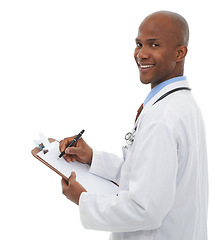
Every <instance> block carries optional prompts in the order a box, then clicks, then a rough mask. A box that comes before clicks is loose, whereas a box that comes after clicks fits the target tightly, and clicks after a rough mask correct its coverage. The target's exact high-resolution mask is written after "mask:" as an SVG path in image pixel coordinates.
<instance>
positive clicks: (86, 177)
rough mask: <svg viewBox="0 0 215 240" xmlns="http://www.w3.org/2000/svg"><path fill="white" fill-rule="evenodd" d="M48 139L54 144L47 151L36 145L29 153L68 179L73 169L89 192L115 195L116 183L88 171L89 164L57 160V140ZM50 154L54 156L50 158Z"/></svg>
mask: <svg viewBox="0 0 215 240" xmlns="http://www.w3.org/2000/svg"><path fill="white" fill-rule="evenodd" d="M48 140H49V142H50V143H52V144H53V146H54V147H52V148H51V149H50V150H49V152H48V153H46V154H43V151H41V150H39V149H38V148H37V147H35V148H34V149H33V150H32V151H31V153H32V155H33V156H34V157H35V158H37V159H38V160H39V161H40V162H42V163H43V164H45V165H46V166H47V167H49V168H50V169H52V170H53V171H54V172H56V173H57V174H58V175H60V176H61V177H63V178H64V179H65V180H67V181H68V180H69V176H70V174H71V172H72V171H74V172H75V173H76V180H77V181H78V182H79V183H80V184H81V185H82V186H83V187H84V188H85V189H86V190H87V192H89V193H93V194H96V193H101V194H109V195H117V194H118V193H119V192H120V188H119V187H118V185H116V184H115V183H113V182H112V181H110V180H107V179H105V178H102V177H100V176H97V175H94V174H93V173H90V172H89V169H90V167H89V165H87V164H83V163H80V162H77V161H76V162H69V163H68V162H67V161H66V160H65V159H63V157H62V158H61V159H60V160H57V157H58V156H59V154H60V152H59V142H58V141H57V140H55V139H54V138H48ZM54 144H55V145H54ZM52 156H54V157H53V158H52ZM43 158H44V159H43ZM52 161H53V163H52ZM55 166H56V167H55Z"/></svg>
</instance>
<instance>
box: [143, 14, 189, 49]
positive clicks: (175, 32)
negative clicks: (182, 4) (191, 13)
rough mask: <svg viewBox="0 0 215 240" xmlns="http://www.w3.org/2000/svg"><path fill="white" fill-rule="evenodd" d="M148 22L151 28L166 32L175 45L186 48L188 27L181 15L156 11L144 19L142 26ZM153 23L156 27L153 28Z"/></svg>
mask: <svg viewBox="0 0 215 240" xmlns="http://www.w3.org/2000/svg"><path fill="white" fill-rule="evenodd" d="M149 22H150V24H151V27H152V28H153V27H156V28H160V30H161V31H166V32H167V34H168V35H169V37H172V39H174V40H175V41H176V44H177V45H185V46H188V42H189V26H188V23H187V21H186V20H185V19H184V18H183V17H182V16H181V15H179V14H177V13H174V12H170V11H158V12H154V13H152V14H150V15H149V16H148V17H146V18H145V19H144V20H143V22H142V24H144V23H149ZM153 23H154V24H156V26H155V25H154V26H153ZM142 24H141V25H142Z"/></svg>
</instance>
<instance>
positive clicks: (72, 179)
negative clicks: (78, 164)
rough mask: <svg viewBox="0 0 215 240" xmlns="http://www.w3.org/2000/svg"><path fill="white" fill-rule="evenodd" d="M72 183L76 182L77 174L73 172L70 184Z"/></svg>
mask: <svg viewBox="0 0 215 240" xmlns="http://www.w3.org/2000/svg"><path fill="white" fill-rule="evenodd" d="M72 181H76V173H75V172H72V173H71V175H70V177H69V183H70V182H72Z"/></svg>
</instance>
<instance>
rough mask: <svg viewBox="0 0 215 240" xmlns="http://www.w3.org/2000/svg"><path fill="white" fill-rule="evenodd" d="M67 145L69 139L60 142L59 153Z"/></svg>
mask: <svg viewBox="0 0 215 240" xmlns="http://www.w3.org/2000/svg"><path fill="white" fill-rule="evenodd" d="M68 145H69V139H68V138H65V139H64V140H63V141H62V142H61V146H60V151H61V152H63V151H64V150H65V149H66V147H67V146H68Z"/></svg>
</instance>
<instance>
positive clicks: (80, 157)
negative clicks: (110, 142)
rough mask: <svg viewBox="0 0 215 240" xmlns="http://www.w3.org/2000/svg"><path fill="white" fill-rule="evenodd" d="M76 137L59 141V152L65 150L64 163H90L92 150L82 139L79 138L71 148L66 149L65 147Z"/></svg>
mask: <svg viewBox="0 0 215 240" xmlns="http://www.w3.org/2000/svg"><path fill="white" fill-rule="evenodd" d="M75 137H76V136H73V137H69V138H64V139H63V140H62V141H60V144H59V148H60V152H63V151H64V150H65V149H66V150H65V154H64V156H63V157H64V158H65V159H66V161H68V162H70V161H73V162H74V161H78V162H81V163H87V164H89V165H90V164H91V163H92V157H93V150H92V148H91V147H90V146H89V145H88V144H87V143H86V142H85V141H84V139H83V138H80V139H79V140H78V141H77V142H76V144H75V145H74V146H72V147H69V148H67V146H68V145H69V144H70V143H71V142H72V140H73V139H74V138H75Z"/></svg>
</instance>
